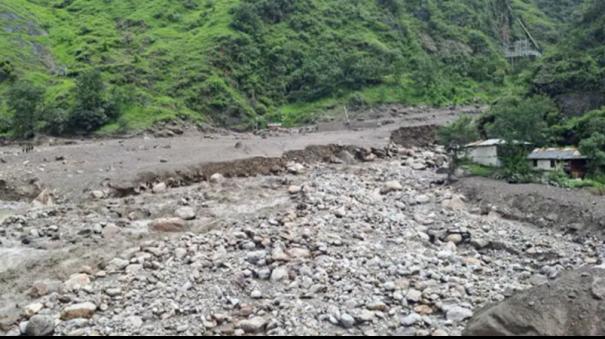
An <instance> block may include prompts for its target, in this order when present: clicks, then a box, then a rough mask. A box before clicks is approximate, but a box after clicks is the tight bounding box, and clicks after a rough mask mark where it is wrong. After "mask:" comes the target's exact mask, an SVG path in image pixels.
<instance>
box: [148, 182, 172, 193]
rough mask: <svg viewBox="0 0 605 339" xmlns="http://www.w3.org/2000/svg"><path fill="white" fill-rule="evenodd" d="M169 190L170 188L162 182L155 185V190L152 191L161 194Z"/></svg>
mask: <svg viewBox="0 0 605 339" xmlns="http://www.w3.org/2000/svg"><path fill="white" fill-rule="evenodd" d="M167 189H168V186H166V184H165V183H163V182H160V183H157V184H155V185H153V188H152V189H151V191H152V192H153V193H155V194H159V193H164V192H166V190H167Z"/></svg>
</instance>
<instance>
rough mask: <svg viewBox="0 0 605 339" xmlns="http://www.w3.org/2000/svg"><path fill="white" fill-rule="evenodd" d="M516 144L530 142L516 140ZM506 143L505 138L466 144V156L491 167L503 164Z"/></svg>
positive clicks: (527, 144)
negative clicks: (503, 151) (503, 150)
mask: <svg viewBox="0 0 605 339" xmlns="http://www.w3.org/2000/svg"><path fill="white" fill-rule="evenodd" d="M514 144H516V145H519V144H523V145H526V146H529V145H530V144H529V143H525V142H523V143H522V142H519V141H515V142H514ZM505 145H506V141H505V140H503V139H488V140H480V141H476V142H473V143H470V144H468V145H466V146H464V156H465V157H466V158H468V159H469V160H470V161H472V162H474V163H476V164H480V165H484V166H490V167H501V166H502V160H501V156H502V147H503V146H505Z"/></svg>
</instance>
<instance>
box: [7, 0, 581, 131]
mask: <svg viewBox="0 0 605 339" xmlns="http://www.w3.org/2000/svg"><path fill="white" fill-rule="evenodd" d="M576 2H577V1H573V0H570V1H569V4H568V5H569V6H573V5H575V3H576ZM510 4H511V7H512V9H513V13H510V12H509V10H508V7H507V6H505V2H502V1H497V0H489V1H484V0H467V1H437V0H412V1H401V0H372V1H368V0H364V1H361V0H353V1H351V0H332V1H326V0H241V1H238V0H221V1H216V0H179V1H169V0H153V1H144V0H121V1H115V0H62V1H54V2H51V3H50V4H49V2H48V1H45V0H11V1H4V2H2V3H0V47H2V48H1V49H0V93H3V92H4V91H5V90H6V88H8V86H10V84H11V81H12V79H15V78H20V79H29V80H32V81H33V82H35V83H36V84H39V85H42V86H44V87H45V88H47V104H46V106H47V114H51V113H48V112H52V114H68V113H67V112H69V111H70V110H71V109H72V106H73V98H72V96H73V95H72V92H73V87H74V78H75V77H76V76H77V75H78V74H79V73H80V72H81V71H83V70H86V69H89V68H98V69H100V70H101V71H102V72H103V77H104V80H105V81H106V82H107V83H108V84H109V85H110V88H111V93H112V95H113V96H117V97H120V98H126V99H127V100H126V101H125V103H124V105H122V116H121V118H119V120H117V121H115V122H114V123H112V124H111V125H109V126H106V127H105V129H104V131H105V132H111V131H115V130H116V129H118V128H126V127H129V128H142V127H145V126H148V125H149V124H151V123H153V122H154V121H157V120H159V119H165V118H173V117H175V116H177V115H186V116H189V117H192V118H195V119H207V120H210V121H211V122H214V123H216V124H221V125H226V126H231V127H238V126H239V127H249V126H252V125H258V124H261V125H262V124H264V123H266V122H269V121H282V122H285V123H289V124H293V123H298V122H301V121H304V120H306V119H310V118H312V117H313V115H311V113H314V112H316V111H320V110H322V109H325V108H330V107H336V106H335V105H336V104H337V103H344V104H347V105H349V106H356V105H363V104H373V103H379V102H402V103H407V104H421V103H423V104H432V105H442V104H451V103H468V102H473V101H485V100H487V99H489V98H490V97H493V96H494V95H496V94H498V93H500V92H501V91H504V90H510V89H511V87H512V86H513V85H512V84H511V83H510V81H508V79H507V75H508V74H510V72H511V69H510V67H509V65H508V64H507V62H506V60H505V59H504V57H503V55H502V52H501V46H502V44H503V42H504V40H506V39H509V40H511V41H514V40H516V39H522V38H524V32H523V31H522V30H521V29H520V28H519V27H518V26H517V25H516V24H515V22H516V21H515V18H518V17H521V18H522V19H523V20H524V21H525V22H527V24H528V25H529V26H530V27H532V30H533V34H535V35H536V37H537V39H538V40H540V41H544V42H545V43H546V44H549V43H552V42H554V41H556V40H557V36H558V30H559V27H560V25H562V23H561V21H562V20H564V19H565V18H564V17H559V18H553V16H552V15H548V14H545V13H548V11H546V10H549V11H553V9H552V8H550V7H548V6H545V5H544V2H543V1H541V0H532V1H528V0H510ZM9 73H10V75H9ZM4 104H5V103H4ZM0 105H2V104H0ZM57 112H58V113H57ZM7 116H8V113H7V109H6V107H5V106H0V123H2V121H7V120H6V117H7ZM2 117H4V120H2ZM56 120H57V121H62V120H61V119H56ZM4 125H5V126H6V125H7V123H6V122H5V123H4ZM0 127H2V126H0ZM1 129H2V128H0V130H1Z"/></svg>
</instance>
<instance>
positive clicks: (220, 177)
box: [210, 173, 225, 184]
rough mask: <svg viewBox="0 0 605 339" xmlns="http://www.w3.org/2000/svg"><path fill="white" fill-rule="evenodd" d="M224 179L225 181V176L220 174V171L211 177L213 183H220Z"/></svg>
mask: <svg viewBox="0 0 605 339" xmlns="http://www.w3.org/2000/svg"><path fill="white" fill-rule="evenodd" d="M223 181H225V177H224V176H223V175H222V174H220V173H214V174H213V175H212V176H211V177H210V182H211V183H213V184H220V183H221V182H223Z"/></svg>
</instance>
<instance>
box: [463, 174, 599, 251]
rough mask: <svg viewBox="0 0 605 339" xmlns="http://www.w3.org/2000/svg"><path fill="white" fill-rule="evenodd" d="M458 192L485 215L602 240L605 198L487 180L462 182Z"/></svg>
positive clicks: (474, 178) (553, 188)
mask: <svg viewBox="0 0 605 339" xmlns="http://www.w3.org/2000/svg"><path fill="white" fill-rule="evenodd" d="M457 189H458V190H460V191H461V192H463V193H464V194H465V195H466V196H467V197H468V198H470V199H472V200H473V201H474V202H475V203H477V204H478V205H479V206H481V208H482V209H483V211H484V212H486V213H487V212H489V211H491V210H495V211H497V212H498V213H500V214H501V215H503V216H504V217H506V218H509V219H513V220H520V221H525V222H530V223H532V224H534V225H538V226H541V227H548V228H553V229H558V230H562V231H565V232H570V233H579V234H591V235H599V236H601V237H602V238H604V239H605V197H603V196H597V195H594V194H591V193H590V192H588V191H585V190H570V189H563V188H557V187H552V186H546V185H538V184H509V183H506V182H502V181H497V180H492V179H486V178H478V177H473V178H464V179H462V180H461V181H460V182H458V183H457Z"/></svg>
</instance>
